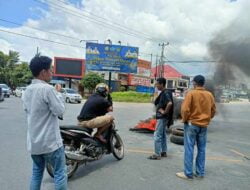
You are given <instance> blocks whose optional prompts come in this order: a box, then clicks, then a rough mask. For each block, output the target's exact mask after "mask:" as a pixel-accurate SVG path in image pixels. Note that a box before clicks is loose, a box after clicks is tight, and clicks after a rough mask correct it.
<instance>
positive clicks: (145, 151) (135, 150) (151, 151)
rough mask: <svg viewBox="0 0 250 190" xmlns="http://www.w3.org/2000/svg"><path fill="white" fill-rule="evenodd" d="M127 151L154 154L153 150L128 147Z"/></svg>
mask: <svg viewBox="0 0 250 190" xmlns="http://www.w3.org/2000/svg"><path fill="white" fill-rule="evenodd" d="M126 151H127V152H133V153H143V154H153V153H154V152H153V150H143V149H126Z"/></svg>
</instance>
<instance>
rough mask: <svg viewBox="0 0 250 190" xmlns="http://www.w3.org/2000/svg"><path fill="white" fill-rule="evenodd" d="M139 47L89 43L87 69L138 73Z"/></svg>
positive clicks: (87, 46)
mask: <svg viewBox="0 0 250 190" xmlns="http://www.w3.org/2000/svg"><path fill="white" fill-rule="evenodd" d="M137 62H138V48H137V47H130V46H120V45H110V44H98V43H87V44H86V69H87V70H95V71H116V72H123V73H137Z"/></svg>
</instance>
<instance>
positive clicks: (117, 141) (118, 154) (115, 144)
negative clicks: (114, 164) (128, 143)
mask: <svg viewBox="0 0 250 190" xmlns="http://www.w3.org/2000/svg"><path fill="white" fill-rule="evenodd" d="M111 151H112V153H113V155H114V157H115V158H116V159H117V160H122V159H123V158H124V144H123V142H122V139H121V137H120V135H118V134H117V133H115V134H114V135H113V136H112V137H111Z"/></svg>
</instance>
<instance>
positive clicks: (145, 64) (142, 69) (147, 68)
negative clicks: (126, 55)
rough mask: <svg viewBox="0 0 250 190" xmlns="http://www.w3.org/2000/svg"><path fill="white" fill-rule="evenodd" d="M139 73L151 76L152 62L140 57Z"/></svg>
mask: <svg viewBox="0 0 250 190" xmlns="http://www.w3.org/2000/svg"><path fill="white" fill-rule="evenodd" d="M137 75H140V76H145V77H150V75H151V62H149V61H146V60H142V59H138V65H137Z"/></svg>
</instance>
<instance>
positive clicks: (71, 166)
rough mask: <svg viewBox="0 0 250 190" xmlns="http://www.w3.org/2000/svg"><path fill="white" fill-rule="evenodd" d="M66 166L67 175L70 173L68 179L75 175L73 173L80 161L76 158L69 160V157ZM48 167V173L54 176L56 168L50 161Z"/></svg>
mask: <svg viewBox="0 0 250 190" xmlns="http://www.w3.org/2000/svg"><path fill="white" fill-rule="evenodd" d="M66 167H67V175H68V179H69V178H71V177H72V176H73V174H74V173H75V171H76V170H77V168H78V162H76V161H74V160H69V159H67V158H66ZM46 168H47V172H48V174H49V175H50V176H51V177H52V178H54V169H53V167H52V166H51V165H50V164H49V163H47V165H46Z"/></svg>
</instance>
